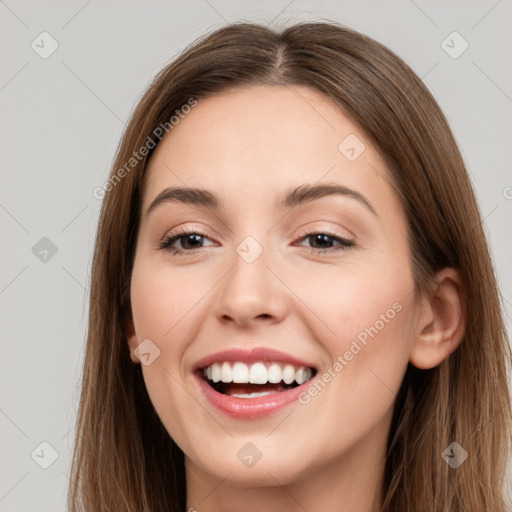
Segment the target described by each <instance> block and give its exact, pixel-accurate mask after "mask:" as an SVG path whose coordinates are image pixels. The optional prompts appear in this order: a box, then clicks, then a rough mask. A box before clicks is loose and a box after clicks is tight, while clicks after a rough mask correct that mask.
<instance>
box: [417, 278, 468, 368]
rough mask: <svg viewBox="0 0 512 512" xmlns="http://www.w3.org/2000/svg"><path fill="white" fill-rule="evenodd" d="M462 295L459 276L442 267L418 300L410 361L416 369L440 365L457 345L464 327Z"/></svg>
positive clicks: (462, 289) (462, 334)
mask: <svg viewBox="0 0 512 512" xmlns="http://www.w3.org/2000/svg"><path fill="white" fill-rule="evenodd" d="M465 316H466V315H465V292H464V288H463V283H462V279H461V277H460V274H459V273H458V272H457V271H456V270H455V269H453V268H444V269H443V270H441V271H440V272H438V273H437V274H436V276H435V278H434V282H433V289H432V290H431V291H430V292H428V293H425V295H424V296H423V300H422V305H421V311H420V318H419V321H418V325H417V333H416V336H415V339H414V342H413V347H412V350H411V354H410V358H409V359H410V362H411V363H412V364H413V365H414V366H416V367H417V368H420V369H430V368H434V367H436V366H438V365H439V364H441V363H442V362H443V361H444V360H445V359H447V358H448V356H449V355H450V354H451V353H452V352H453V351H454V350H455V349H456V348H457V347H458V346H459V344H460V342H461V341H462V338H463V336H464V328H465Z"/></svg>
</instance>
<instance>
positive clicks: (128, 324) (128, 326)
mask: <svg viewBox="0 0 512 512" xmlns="http://www.w3.org/2000/svg"><path fill="white" fill-rule="evenodd" d="M124 333H125V336H126V341H127V342H128V350H129V351H130V359H131V360H132V361H133V362H134V363H140V360H139V359H138V358H137V357H136V356H135V354H134V353H133V351H134V350H135V348H136V347H137V345H138V344H139V342H138V340H137V335H136V333H135V324H134V323H133V318H132V316H131V315H127V317H126V319H125V321H124Z"/></svg>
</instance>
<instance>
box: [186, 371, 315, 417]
mask: <svg viewBox="0 0 512 512" xmlns="http://www.w3.org/2000/svg"><path fill="white" fill-rule="evenodd" d="M195 377H196V379H197V380H198V382H199V387H200V388H201V391H202V392H203V394H204V395H205V397H206V398H207V400H208V401H209V402H210V403H211V404H212V405H213V406H214V407H215V408H217V409H218V410H219V411H221V412H223V413H224V414H227V415H228V416H231V417H233V418H236V419H248V420H251V419H258V418H264V417H266V416H270V415H272V414H274V413H276V412H278V411H280V410H282V409H284V408H285V407H286V406H288V405H291V404H292V403H293V402H297V401H298V397H299V395H300V394H301V393H302V391H304V389H305V388H307V387H308V385H310V384H311V382H310V381H307V382H305V383H304V384H301V385H300V386H297V387H296V388H293V389H289V390H288V391H278V392H277V393H272V394H270V395H266V396H258V397H255V398H238V397H234V396H229V395H224V394H222V393H218V392H217V391H215V390H214V389H213V388H212V387H211V386H210V385H209V384H208V383H207V382H205V381H204V380H203V379H202V378H201V377H200V376H199V375H195Z"/></svg>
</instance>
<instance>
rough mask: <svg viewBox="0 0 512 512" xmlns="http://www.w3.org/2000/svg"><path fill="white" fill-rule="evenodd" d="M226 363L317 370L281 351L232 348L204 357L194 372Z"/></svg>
mask: <svg viewBox="0 0 512 512" xmlns="http://www.w3.org/2000/svg"><path fill="white" fill-rule="evenodd" d="M224 361H240V362H242V363H256V362H258V361H263V362H264V361H269V362H270V361H272V362H276V363H284V364H293V365H294V366H305V367H307V368H313V369H315V367H314V365H313V364H311V363H309V362H307V361H304V360H302V359H299V358H297V357H295V356H291V355H289V354H286V353H285V352H281V351H279V350H275V349H271V348H265V347H257V348H253V349H251V350H243V349H239V348H232V349H226V350H222V351H220V352H215V353H214V354H210V355H208V356H205V357H203V358H202V359H200V360H199V361H197V362H196V364H195V365H194V371H197V370H200V369H202V368H207V367H208V366H211V365H212V364H213V363H219V362H224Z"/></svg>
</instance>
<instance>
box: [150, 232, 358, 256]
mask: <svg viewBox="0 0 512 512" xmlns="http://www.w3.org/2000/svg"><path fill="white" fill-rule="evenodd" d="M204 240H210V239H209V235H208V234H205V233H202V232H199V231H194V230H186V229H181V230H179V231H177V232H175V233H172V234H171V235H169V236H167V237H165V238H164V239H163V240H162V241H161V242H160V244H159V248H160V249H164V250H167V251H169V252H172V254H173V255H174V256H182V255H189V254H195V253H197V252H198V251H199V249H201V248H202V247H205V246H204V245H202V242H204ZM299 240H306V241H309V242H310V243H311V244H312V245H314V246H317V247H312V246H305V247H306V248H307V249H309V250H310V251H311V252H313V253H315V254H325V253H330V252H335V251H340V250H341V251H342V250H347V249H350V248H351V247H353V246H354V245H355V244H354V242H353V241H351V240H348V239H347V238H344V237H343V236H340V235H338V234H336V233H330V232H327V231H306V232H304V233H302V234H301V236H300V238H299ZM176 243H178V245H180V246H181V247H176V245H175V244H176ZM208 245H213V243H210V244H207V245H206V246H208Z"/></svg>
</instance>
